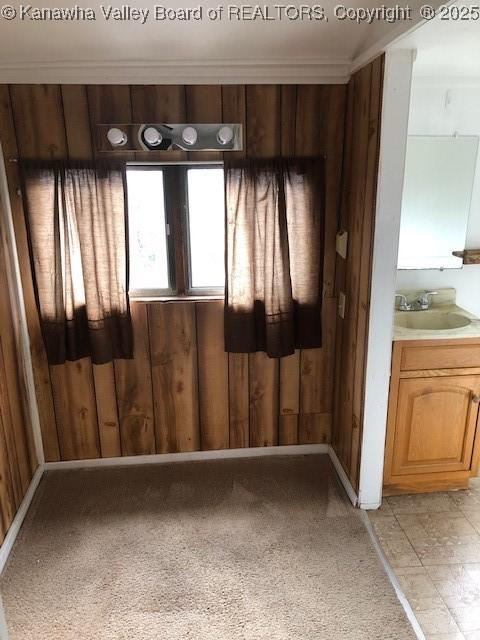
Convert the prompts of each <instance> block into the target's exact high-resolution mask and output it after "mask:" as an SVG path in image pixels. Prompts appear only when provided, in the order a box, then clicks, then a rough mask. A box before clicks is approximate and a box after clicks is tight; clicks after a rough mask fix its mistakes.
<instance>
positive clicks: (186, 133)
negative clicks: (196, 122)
mask: <svg viewBox="0 0 480 640" xmlns="http://www.w3.org/2000/svg"><path fill="white" fill-rule="evenodd" d="M197 138H198V133H197V130H196V129H195V127H185V129H184V130H183V131H182V140H183V141H184V142H185V144H188V145H194V144H195V143H196V141H197Z"/></svg>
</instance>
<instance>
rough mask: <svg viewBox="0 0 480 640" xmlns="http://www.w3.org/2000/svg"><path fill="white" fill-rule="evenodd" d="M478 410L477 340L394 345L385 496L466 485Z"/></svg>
mask: <svg viewBox="0 0 480 640" xmlns="http://www.w3.org/2000/svg"><path fill="white" fill-rule="evenodd" d="M465 363H466V364H467V366H465ZM479 407H480V341H479V340H478V339H468V340H435V341H433V340H429V341H408V342H407V341H397V342H394V346H393V359H392V376H391V382H390V398H389V409H388V423H387V440H386V452H385V472H384V495H393V494H398V493H414V492H426V491H440V490H446V489H458V488H465V487H467V486H468V479H469V477H470V476H472V475H476V474H477V470H478V458H479V447H480V437H477V432H478V431H479V429H477V427H478V424H479V422H480V420H479Z"/></svg>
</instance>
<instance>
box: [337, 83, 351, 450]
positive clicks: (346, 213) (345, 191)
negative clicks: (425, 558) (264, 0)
mask: <svg viewBox="0 0 480 640" xmlns="http://www.w3.org/2000/svg"><path fill="white" fill-rule="evenodd" d="M354 97H355V96H354V86H353V82H349V84H348V91H347V104H346V112H345V146H344V162H343V170H342V186H343V187H344V188H342V195H341V203H340V224H339V227H340V229H343V230H347V229H349V228H350V212H351V208H350V206H349V203H350V189H349V188H348V185H349V184H350V180H351V173H352V145H353V142H354V141H353V137H354V131H353V111H354ZM347 260H348V255H347V259H344V258H342V257H340V256H339V255H338V254H337V262H336V274H335V292H336V295H337V296H338V295H339V294H340V292H342V291H343V292H344V291H345V285H346V269H347ZM347 322H348V316H347V317H346V318H345V319H342V318H340V316H338V315H337V331H336V339H335V387H334V416H333V434H332V445H333V447H334V448H335V451H336V453H337V456H338V458H339V460H343V448H344V430H343V428H342V420H343V410H344V406H343V405H344V397H343V387H342V385H340V384H339V382H338V381H339V380H340V379H341V376H342V369H343V358H342V345H343V339H344V332H346V325H347Z"/></svg>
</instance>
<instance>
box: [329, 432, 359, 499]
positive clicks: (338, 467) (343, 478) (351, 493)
mask: <svg viewBox="0 0 480 640" xmlns="http://www.w3.org/2000/svg"><path fill="white" fill-rule="evenodd" d="M328 455H329V456H330V460H331V461H332V464H333V466H334V467H335V471H336V472H337V475H338V477H339V478H340V482H341V483H342V485H343V488H344V489H345V491H346V493H347V496H348V497H349V498H350V502H351V503H352V504H353V506H354V507H356V506H358V496H357V493H356V491H355V489H354V488H353V487H352V484H351V482H350V480H349V479H348V476H347V474H346V473H345V469H344V468H343V467H342V463H341V462H340V460H339V459H338V457H337V454H336V453H335V449H334V448H333V447H332V445H328Z"/></svg>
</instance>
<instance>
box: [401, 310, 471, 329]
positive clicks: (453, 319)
mask: <svg viewBox="0 0 480 640" xmlns="http://www.w3.org/2000/svg"><path fill="white" fill-rule="evenodd" d="M469 324H470V320H469V318H467V317H466V316H462V315H460V314H459V313H451V312H450V313H449V312H442V311H403V312H398V313H396V314H395V325H396V326H397V327H401V328H402V329H411V330H416V331H448V330H449V329H459V328H460V327H467V326H468V325H469Z"/></svg>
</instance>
